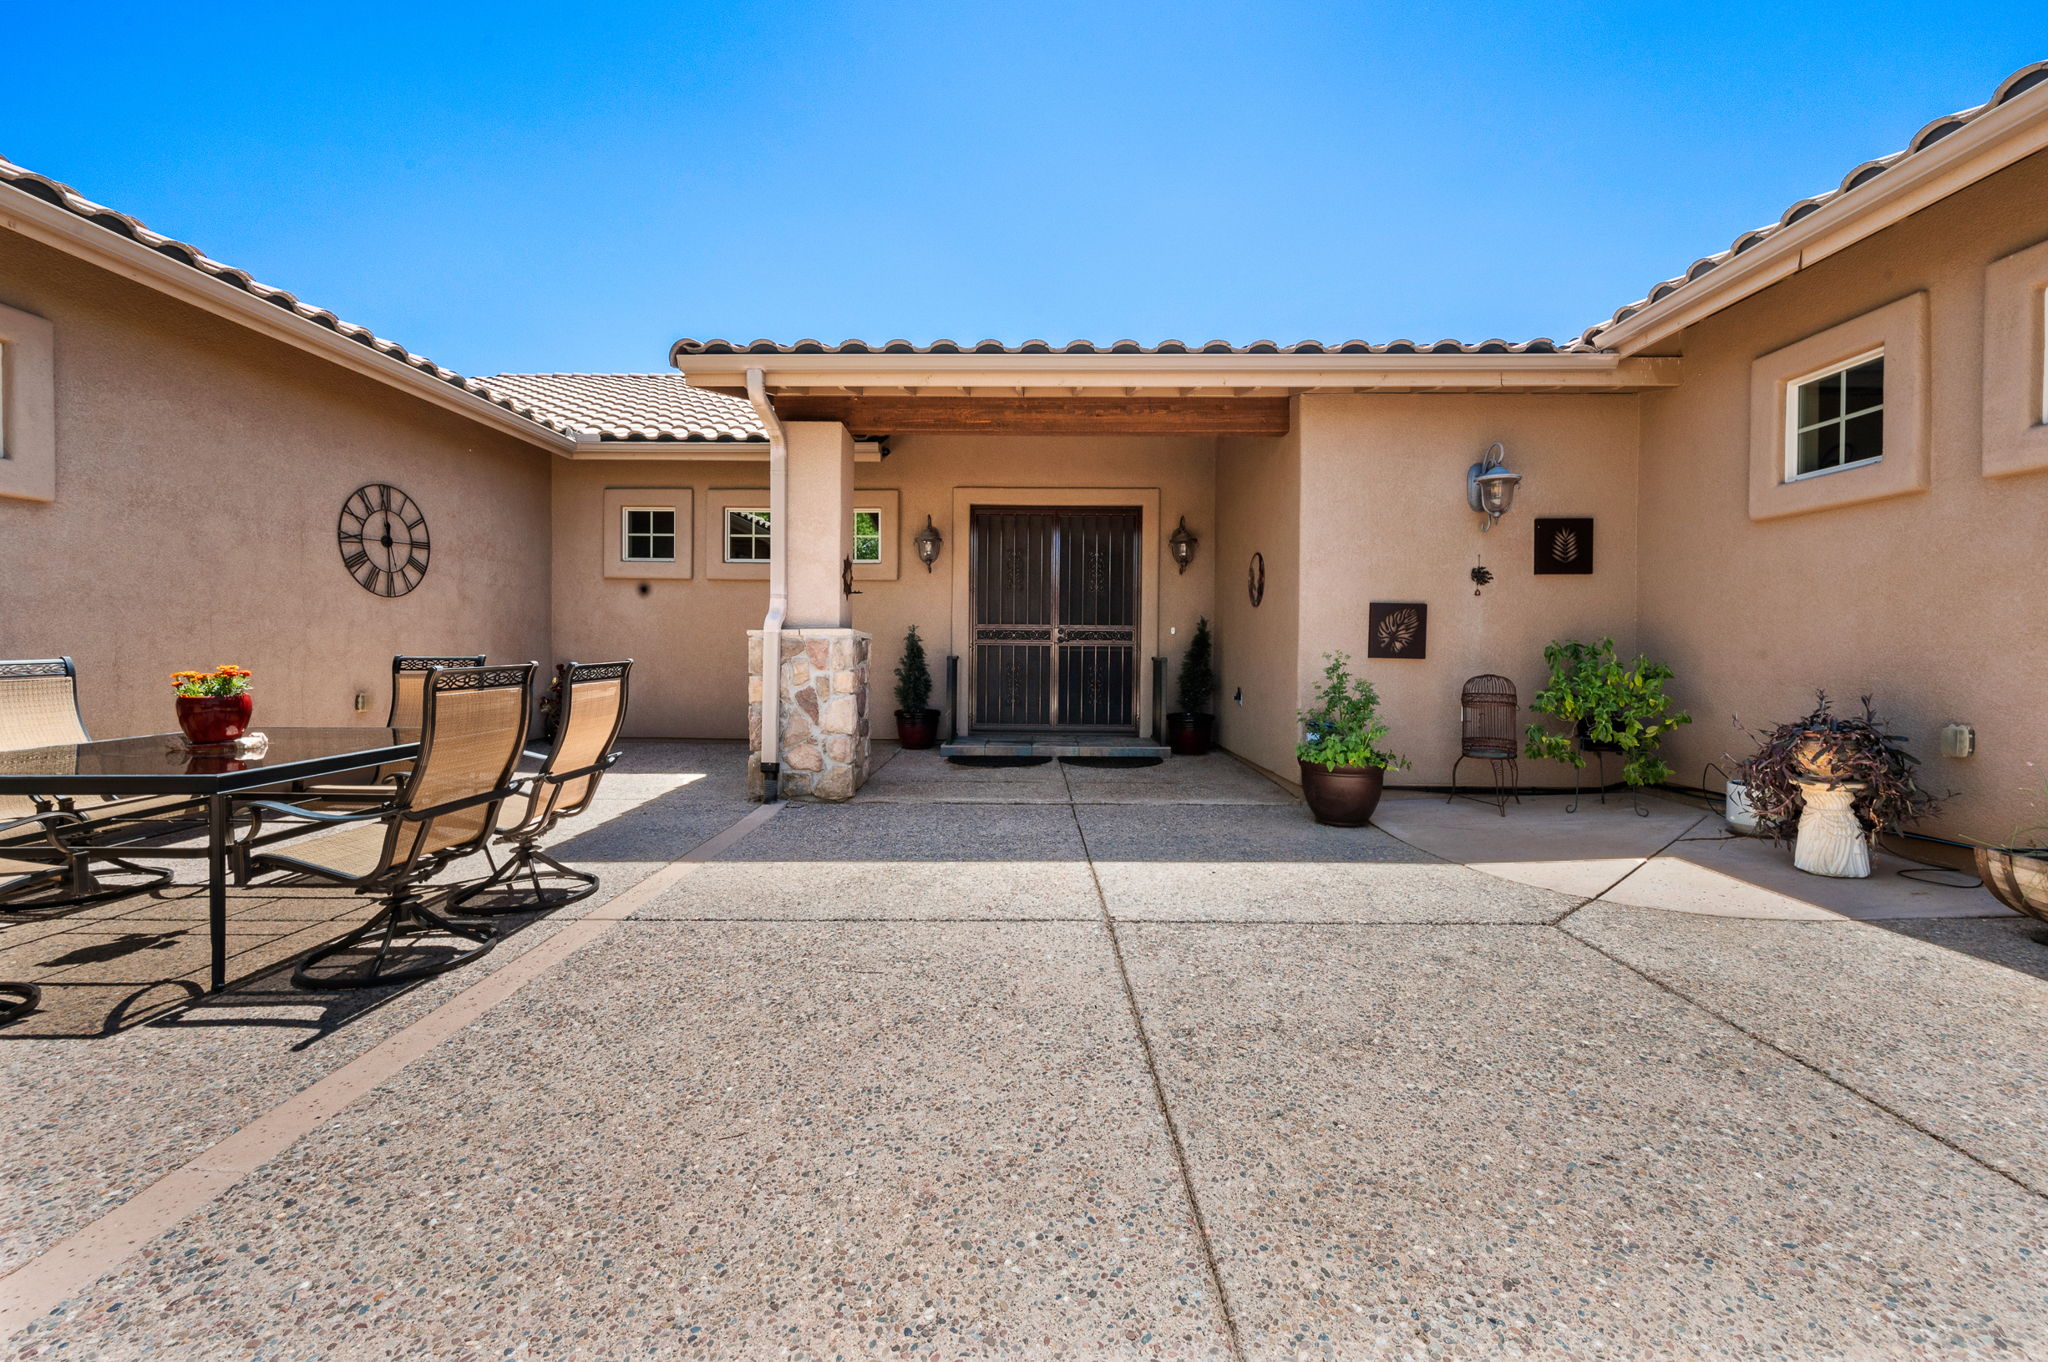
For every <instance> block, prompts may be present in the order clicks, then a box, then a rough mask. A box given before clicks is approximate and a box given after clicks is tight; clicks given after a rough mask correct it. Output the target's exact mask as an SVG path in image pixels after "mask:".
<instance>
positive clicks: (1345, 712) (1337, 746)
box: [1294, 652, 1408, 771]
mask: <svg viewBox="0 0 2048 1362" xmlns="http://www.w3.org/2000/svg"><path fill="white" fill-rule="evenodd" d="M1323 659H1324V665H1323V683H1322V685H1320V686H1318V687H1317V688H1316V705H1315V708H1314V709H1305V710H1302V711H1301V716H1300V717H1301V725H1302V739H1301V742H1300V744H1299V745H1298V746H1296V747H1295V749H1294V755H1295V756H1297V757H1299V758H1300V759H1301V760H1303V761H1306V762H1312V763H1314V764H1315V765H1318V766H1321V767H1323V768H1324V769H1325V770H1331V771H1334V770H1336V769H1337V768H1338V767H1340V766H1378V767H1380V768H1382V769H1398V770H1406V769H1407V768H1408V761H1407V758H1405V757H1399V756H1396V755H1395V754H1394V753H1392V752H1389V751H1387V750H1386V749H1385V748H1384V747H1383V746H1382V745H1381V744H1383V743H1384V742H1385V741H1386V739H1387V725H1386V721H1385V720H1383V719H1381V718H1380V713H1379V709H1380V697H1379V692H1378V691H1376V690H1374V689H1373V687H1372V682H1370V681H1367V680H1365V679H1364V678H1362V677H1354V676H1353V675H1352V674H1351V659H1350V657H1348V656H1347V655H1345V654H1344V653H1337V652H1332V653H1325V654H1323Z"/></svg>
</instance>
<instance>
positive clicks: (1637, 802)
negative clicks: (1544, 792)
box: [1564, 742, 1650, 818]
mask: <svg viewBox="0 0 2048 1362" xmlns="http://www.w3.org/2000/svg"><path fill="white" fill-rule="evenodd" d="M1579 750H1580V751H1581V752H1590V753H1592V755H1593V760H1594V761H1596V762H1598V763H1599V771H1600V802H1601V803H1602V804H1605V803H1606V802H1607V754H1608V753H1609V752H1619V751H1621V749H1620V748H1619V747H1613V746H1610V745H1608V744H1606V743H1597V744H1596V743H1588V742H1581V743H1580V744H1579ZM1584 769H1585V768H1584V767H1581V766H1574V767H1572V802H1571V803H1569V804H1567V805H1565V806H1564V811H1565V812H1566V813H1577V812H1578V811H1579V798H1580V791H1579V772H1580V771H1582V770H1584ZM1628 804H1629V807H1630V808H1632V809H1634V810H1635V811H1636V817H1638V818H1648V817H1649V816H1650V809H1649V806H1648V805H1646V804H1644V803H1643V801H1642V800H1641V799H1640V798H1638V797H1637V795H1636V787H1635V786H1633V785H1631V786H1629V787H1628Z"/></svg>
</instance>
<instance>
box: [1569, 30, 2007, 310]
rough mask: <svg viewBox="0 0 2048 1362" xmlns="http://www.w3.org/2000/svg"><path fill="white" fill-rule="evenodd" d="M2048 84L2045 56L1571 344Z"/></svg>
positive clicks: (1704, 258) (1701, 260) (1697, 262)
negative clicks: (1975, 102) (1985, 95)
mask: <svg viewBox="0 0 2048 1362" xmlns="http://www.w3.org/2000/svg"><path fill="white" fill-rule="evenodd" d="M2044 84H2048V61H2039V62H2035V63H2034V64H2033V65H2031V66H2023V67H2021V68H2020V69H2019V70H2017V71H2015V72H2013V73H2012V74H2011V75H2009V76H2007V77H2006V78H2005V79H2004V80H2003V81H2001V82H1999V85H1998V88H1997V89H1996V90H1994V91H1993V92H1992V95H1991V98H1990V99H1987V100H1986V101H1984V102H1983V103H1982V104H1979V105H1977V106H1976V107H1975V108H1971V109H1964V110H1963V111H1962V112H1961V113H1952V114H1944V115H1942V116H1941V117H1940V118H1937V119H1935V120H1934V121H1933V122H1932V123H1929V124H1928V125H1927V126H1926V127H1924V128H1922V129H1920V131H1919V132H1917V133H1914V134H1913V137H1912V140H1911V141H1909V142H1907V143H1906V145H1905V146H1904V147H1903V148H1902V149H1900V150H1898V151H1895V152H1893V153H1891V154H1890V155H1889V156H1880V157H1878V158H1877V159H1876V160H1874V161H1865V162H1864V163H1863V164H1861V165H1859V166H1857V167H1856V168H1855V169H1853V170H1851V171H1850V172H1849V173H1848V174H1847V175H1844V176H1843V177H1842V182H1841V184H1839V185H1838V186H1836V187H1835V188H1833V189H1830V190H1828V191H1827V192H1825V193H1821V194H1815V195H1814V196H1813V197H1812V198H1806V199H1801V200H1799V202H1797V203H1795V204H1793V205H1792V206H1791V207H1790V208H1787V209H1786V210H1785V211H1784V213H1782V214H1781V215H1780V216H1779V218H1778V220H1777V221H1776V222H1772V223H1767V224H1765V225H1764V226H1762V227H1753V228H1751V229H1750V230H1749V231H1746V232H1744V233H1742V234H1741V235H1740V236H1738V237H1736V238H1735V240H1734V241H1732V242H1730V243H1729V245H1728V249H1726V250H1724V251H1717V252H1716V253H1714V254H1713V255H1707V256H1702V257H1700V258H1699V259H1698V260H1695V261H1693V262H1692V264H1691V265H1690V266H1689V267H1688V268H1687V269H1686V271H1685V272H1684V273H1683V274H1679V275H1675V276H1673V277H1672V278H1670V279H1666V280H1664V281H1663V282H1662V283H1660V284H1658V285H1657V286H1656V287H1655V288H1653V289H1651V290H1650V291H1649V293H1648V294H1646V295H1645V296H1643V297H1642V298H1639V299H1637V300H1636V301H1635V302H1633V303H1630V304H1629V305H1628V306H1626V307H1623V308H1620V309H1618V310H1616V312H1615V314H1614V315H1613V316H1612V317H1609V318H1608V319H1607V320H1606V321H1604V322H1598V323H1595V324H1594V325H1593V326H1590V327H1588V328H1587V329H1586V331H1585V332H1584V334H1582V335H1581V336H1580V337H1579V338H1578V340H1576V341H1574V342H1573V343H1572V346H1571V348H1573V349H1598V348H1600V333H1601V332H1602V331H1605V330H1606V329H1607V328H1608V327H1610V326H1613V325H1614V324H1615V323H1617V322H1622V321H1626V320H1628V319H1629V318H1630V317H1633V316H1634V315H1635V314H1636V313H1638V312H1640V311H1642V310H1643V309H1644V308H1645V307H1648V306H1649V305H1650V304H1651V303H1655V302H1661V301H1663V300H1664V299H1666V298H1668V297H1670V296H1671V295H1672V294H1674V293H1676V292H1678V291H1679V290H1680V289H1682V288H1684V287H1685V286H1686V285H1687V284H1689V283H1691V282H1692V281H1693V280H1695V279H1698V278H1700V277H1701V276H1702V275H1706V274H1710V273H1712V272H1713V271H1714V270H1715V269H1717V268H1719V267H1720V266H1722V265H1724V264H1726V263H1727V262H1728V261H1730V260H1732V259H1734V258H1735V257H1736V256H1738V255H1741V254H1742V253H1743V252H1744V251H1747V250H1750V249H1752V248H1753V247H1755V246H1756V245H1758V244H1759V243H1760V242H1763V241H1767V240H1769V239H1770V238H1771V237H1772V236H1774V235H1776V234H1777V233H1779V232H1781V231H1783V230H1784V229H1785V228H1787V227H1790V226H1791V225H1792V224H1793V223H1795V222H1798V221H1799V220H1800V219H1802V218H1804V217H1806V216H1808V215H1809V214H1811V213H1814V212H1816V211H1818V210H1819V209H1820V208H1821V207H1822V206H1824V205H1826V204H1828V203H1831V202H1833V201H1834V200H1836V199H1838V198H1840V197H1842V196H1843V195H1844V194H1853V193H1854V192H1855V191H1857V190H1858V189H1861V188H1862V187H1863V186H1864V185H1867V184H1869V183H1870V182H1871V181H1872V180H1875V179H1876V178H1878V177H1879V176H1880V175H1883V174H1884V173H1885V172H1886V171H1888V170H1890V169H1891V168H1892V167H1894V166H1896V165H1898V164H1899V163H1900V162H1901V161H1904V160H1907V159H1908V158H1910V157H1912V156H1915V155H1918V154H1919V153H1920V152H1923V151H1925V150H1926V149H1927V148H1929V147H1931V146H1933V145H1934V144H1935V143H1936V142H1939V141H1940V140H1941V139H1942V138H1944V137H1947V136H1948V135H1949V134H1950V133H1952V132H1955V131H1956V130H1957V129H1959V128H1962V127H1964V126H1966V125H1968V124H1969V123H1971V122H1972V121H1974V120H1976V119H1978V118H1981V117H1983V116H1984V115H1985V114H1987V113H1989V112H1990V111H1991V110H1993V109H1995V108H1997V107H1998V106H1999V105H2001V104H2004V103H2005V102H2006V101H2008V100H2010V99H2013V98H2015V97H2017V96H2019V95H2022V94H2025V93H2026V92H2027V91H2028V90H2031V89H2034V88H2035V87H2036V86H2040V85H2044Z"/></svg>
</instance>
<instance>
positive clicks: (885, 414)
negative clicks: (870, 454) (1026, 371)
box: [775, 394, 1287, 437]
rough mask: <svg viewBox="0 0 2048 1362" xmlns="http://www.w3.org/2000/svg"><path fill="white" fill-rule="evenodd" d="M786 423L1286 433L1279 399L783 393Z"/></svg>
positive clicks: (1032, 431) (1011, 431) (877, 431)
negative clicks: (883, 395)
mask: <svg viewBox="0 0 2048 1362" xmlns="http://www.w3.org/2000/svg"><path fill="white" fill-rule="evenodd" d="M775 410H776V413H777V414H778V415H780V416H781V417H782V419H783V420H785V421H841V422H844V423H845V425H846V427H847V429H849V430H851V431H852V432H853V433H854V434H855V435H856V436H862V437H867V436H878V435H896V434H906V433H909V432H913V431H923V432H944V433H948V434H970V433H980V434H989V435H1285V434H1286V433H1287V399H1286V398H1284V397H827V396H817V395H798V394H784V395H782V396H780V397H777V398H776V399H775Z"/></svg>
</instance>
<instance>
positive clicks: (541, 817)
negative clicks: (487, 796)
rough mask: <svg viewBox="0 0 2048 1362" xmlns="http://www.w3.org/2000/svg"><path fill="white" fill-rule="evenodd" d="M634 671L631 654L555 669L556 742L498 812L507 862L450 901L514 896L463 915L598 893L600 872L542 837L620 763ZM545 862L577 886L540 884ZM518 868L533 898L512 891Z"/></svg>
mask: <svg viewBox="0 0 2048 1362" xmlns="http://www.w3.org/2000/svg"><path fill="white" fill-rule="evenodd" d="M632 670H633V660H632V659H631V658H627V659H626V660H625V661H623V662H587V663H586V662H565V663H563V664H562V665H561V666H560V667H558V668H557V669H556V674H557V676H558V677H559V678H560V680H561V694H562V708H561V712H560V714H559V715H557V718H556V724H555V740H554V744H553V745H552V746H551V747H549V748H548V751H547V755H546V756H545V757H544V758H543V759H542V761H541V767H540V770H539V771H537V772H535V773H533V774H532V775H530V776H528V777H527V781H528V783H527V787H526V793H525V794H524V795H523V796H521V797H520V798H517V799H508V800H506V801H505V805H504V809H503V811H502V812H501V813H500V814H499V817H498V835H497V841H498V844H499V845H500V846H503V847H506V848H508V851H507V854H506V858H505V864H504V865H502V866H500V867H498V868H497V869H496V870H495V871H494V872H493V873H492V874H491V877H490V878H489V879H487V880H483V881H481V882H480V883H478V884H476V885H474V886H472V887H471V888H468V889H465V890H463V891H462V893H461V894H460V895H458V896H457V897H456V899H455V903H456V904H461V905H466V904H468V903H469V902H470V901H471V900H473V899H475V898H476V897H477V896H479V895H481V894H484V893H487V892H489V891H491V890H493V889H498V888H501V887H503V888H508V889H511V890H512V891H513V896H512V897H511V898H510V899H503V900H498V901H496V902H494V903H493V904H492V905H491V906H490V907H489V908H488V909H481V910H479V909H474V908H467V907H465V908H464V912H465V913H466V914H479V913H482V914H499V913H523V912H535V911H541V910H545V909H549V908H560V907H562V906H563V905H564V904H569V903H576V902H578V901H579V900H582V899H586V898H588V897H590V895H592V894H593V893H595V892H597V884H598V880H597V876H595V875H592V874H588V873H586V872H584V871H581V870H575V869H572V868H571V867H569V866H566V865H564V864H562V862H560V861H558V860H556V859H555V858H554V857H552V856H550V855H548V854H547V853H546V852H544V851H542V850H541V849H540V841H541V838H543V837H545V836H547V835H548V833H550V832H551V831H553V830H554V827H555V825H556V824H557V823H559V822H561V821H562V820H563V819H564V818H568V817H570V816H571V815H573V814H578V813H581V812H582V811H583V810H584V809H586V808H588V807H589V806H590V801H591V800H592V799H593V798H595V797H596V795H597V787H598V782H599V781H601V780H602V779H603V778H604V773H605V772H606V771H608V770H610V769H611V767H612V765H613V763H615V762H616V761H618V759H619V751H618V744H619V732H620V730H621V729H623V728H624V727H625V726H626V683H627V679H628V677H629V676H630V675H631V673H632ZM486 854H488V853H486ZM542 866H546V867H547V875H548V878H550V879H565V880H570V881H572V882H573V883H574V885H575V886H576V887H574V888H569V889H558V890H554V891H550V890H549V889H547V888H546V887H545V886H544V885H542V883H541V869H540V867H542ZM521 874H524V875H525V876H526V878H527V880H528V881H529V882H530V883H531V884H532V885H533V897H532V898H530V899H529V898H527V897H525V896H524V895H523V894H520V893H518V892H517V884H518V879H519V876H520V875H521Z"/></svg>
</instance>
